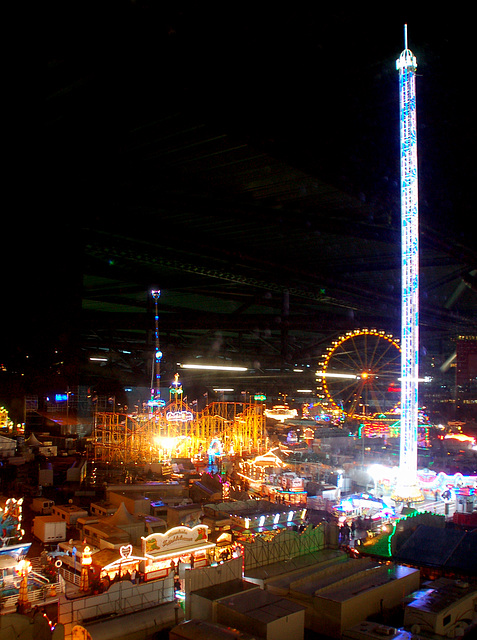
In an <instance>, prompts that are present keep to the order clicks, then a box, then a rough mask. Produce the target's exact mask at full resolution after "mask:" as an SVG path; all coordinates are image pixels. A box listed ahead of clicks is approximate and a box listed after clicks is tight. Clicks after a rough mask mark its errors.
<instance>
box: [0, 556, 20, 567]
mask: <svg viewBox="0 0 477 640" xmlns="http://www.w3.org/2000/svg"><path fill="white" fill-rule="evenodd" d="M16 566H18V560H17V559H16V558H14V557H13V556H11V555H9V554H7V553H6V554H2V555H0V571H2V570H3V569H11V568H12V567H16Z"/></svg>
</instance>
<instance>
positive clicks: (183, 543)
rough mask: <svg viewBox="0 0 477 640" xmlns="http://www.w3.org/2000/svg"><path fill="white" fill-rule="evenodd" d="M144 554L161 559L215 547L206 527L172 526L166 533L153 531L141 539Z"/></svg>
mask: <svg viewBox="0 0 477 640" xmlns="http://www.w3.org/2000/svg"><path fill="white" fill-rule="evenodd" d="M142 541H143V550H144V555H145V556H146V557H148V558H151V559H153V560H161V559H164V558H168V557H171V556H175V555H182V554H188V553H196V552H197V551H205V550H207V549H213V548H214V547H215V543H214V542H209V540H208V538H207V527H206V526H205V525H197V526H195V527H192V528H190V527H185V526H181V527H174V528H173V529H169V531H167V532H166V533H153V534H151V535H150V536H147V537H146V538H143V539H142Z"/></svg>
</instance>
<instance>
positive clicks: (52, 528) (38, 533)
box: [33, 516, 66, 544]
mask: <svg viewBox="0 0 477 640" xmlns="http://www.w3.org/2000/svg"><path fill="white" fill-rule="evenodd" d="M33 535H34V536H35V538H37V539H38V540H40V541H41V542H43V543H44V544H52V543H55V544H56V543H57V542H64V541H65V540H66V522H65V521H64V520H59V519H58V517H57V516H36V517H35V518H33Z"/></svg>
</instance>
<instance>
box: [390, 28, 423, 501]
mask: <svg viewBox="0 0 477 640" xmlns="http://www.w3.org/2000/svg"><path fill="white" fill-rule="evenodd" d="M416 68H417V63H416V58H415V56H414V55H413V53H412V52H411V51H410V50H409V49H408V48H407V25H404V51H403V52H402V53H401V55H400V56H399V58H398V60H397V61H396V69H397V70H398V71H399V103H400V116H401V117H400V142H401V146H400V149H401V278H402V281H401V349H402V352H401V450H400V459H399V478H398V484H397V486H396V490H395V497H396V498H399V499H402V500H404V501H412V500H416V499H419V498H420V491H419V489H418V487H417V424H418V375H419V370H418V369H419V219H418V180H417V132H416Z"/></svg>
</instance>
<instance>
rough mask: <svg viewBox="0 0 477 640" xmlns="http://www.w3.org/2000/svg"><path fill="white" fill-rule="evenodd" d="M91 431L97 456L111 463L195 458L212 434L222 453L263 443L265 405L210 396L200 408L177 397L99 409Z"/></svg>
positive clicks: (250, 450) (251, 450)
mask: <svg viewBox="0 0 477 640" xmlns="http://www.w3.org/2000/svg"><path fill="white" fill-rule="evenodd" d="M93 437H94V440H93V446H94V457H95V460H96V461H97V462H107V463H110V464H120V463H123V464H130V463H133V464H134V463H138V464H140V463H150V462H158V461H160V460H168V459H170V458H181V457H183V458H193V457H195V456H201V455H206V453H207V450H208V448H209V446H210V444H211V442H212V441H214V440H216V441H219V442H220V443H221V447H222V450H223V452H224V454H226V455H227V454H228V455H233V454H237V455H240V456H242V455H249V454H257V453H261V452H263V451H264V450H265V448H266V442H265V416H264V414H263V405H261V404H244V403H238V402H213V403H211V404H209V405H207V406H206V407H205V408H204V410H203V411H200V412H194V411H193V410H192V409H191V408H190V407H189V406H188V405H187V404H186V403H185V402H182V401H180V400H179V401H174V402H170V403H169V404H167V405H166V406H165V407H164V408H163V409H161V410H160V411H155V412H154V413H149V414H145V415H139V414H136V415H133V414H125V413H97V414H96V416H95V424H94V432H93Z"/></svg>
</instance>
